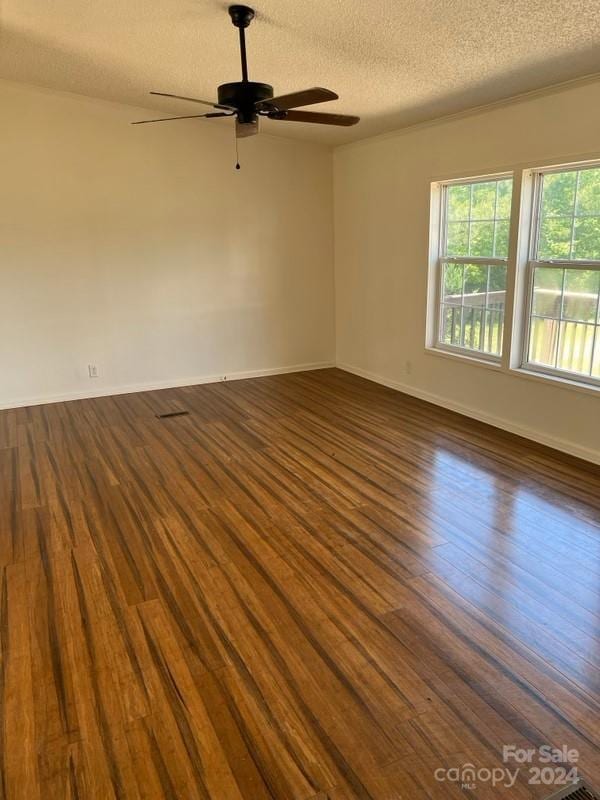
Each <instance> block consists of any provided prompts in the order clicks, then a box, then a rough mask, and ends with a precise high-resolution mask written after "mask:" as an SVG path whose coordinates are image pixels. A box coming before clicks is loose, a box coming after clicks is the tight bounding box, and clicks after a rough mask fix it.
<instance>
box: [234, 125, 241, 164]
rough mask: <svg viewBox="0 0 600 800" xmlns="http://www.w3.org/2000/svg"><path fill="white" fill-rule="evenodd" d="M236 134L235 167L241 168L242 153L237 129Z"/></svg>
mask: <svg viewBox="0 0 600 800" xmlns="http://www.w3.org/2000/svg"><path fill="white" fill-rule="evenodd" d="M234 136H235V168H236V169H241V167H240V154H239V152H238V137H237V133H236V132H235V131H234Z"/></svg>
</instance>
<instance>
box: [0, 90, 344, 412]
mask: <svg viewBox="0 0 600 800" xmlns="http://www.w3.org/2000/svg"><path fill="white" fill-rule="evenodd" d="M186 109H187V106H186ZM193 112H194V109H193V108H192V110H191V112H189V113H193ZM182 113H185V112H183V111H182ZM198 113H201V112H200V110H199V111H198ZM153 116H157V115H156V112H148V111H144V110H140V109H133V108H129V107H126V106H120V105H117V104H111V103H107V102H103V101H96V100H91V99H86V98H82V97H77V96H74V95H67V94H59V93H52V92H49V91H44V90H39V89H35V88H33V87H27V86H25V85H22V84H15V83H8V82H0V117H1V121H0V307H1V313H0V407H3V406H4V407H10V406H14V405H20V404H25V403H29V402H37V401H40V400H46V399H54V398H61V397H65V396H69V397H70V396H77V395H81V396H84V395H93V394H101V393H113V392H117V391H120V390H124V389H129V388H135V387H138V386H139V387H142V386H159V385H174V384H176V383H181V382H183V383H185V382H196V381H198V380H199V379H202V378H204V377H210V376H217V375H224V374H226V375H231V374H232V373H238V372H246V371H255V370H270V369H280V368H285V367H295V366H297V365H304V364H320V363H323V362H330V361H331V360H333V358H334V312H333V302H334V297H333V253H332V250H333V244H332V158H331V151H330V150H328V149H327V148H325V147H321V146H318V145H311V144H307V143H301V142H296V141H291V140H289V139H280V138H274V137H271V136H264V135H261V136H258V137H255V138H254V139H246V140H243V141H242V142H241V143H240V155H241V159H242V169H241V171H239V172H236V171H235V170H234V168H233V166H234V158H235V153H234V139H233V132H232V131H231V129H230V128H224V127H221V126H219V125H217V124H215V123H214V122H212V123H206V122H202V121H195V120H194V121H181V122H173V123H164V124H158V125H148V126H139V127H137V126H136V127H132V126H130V125H129V124H128V123H129V122H130V121H131V120H135V119H143V118H148V117H153ZM89 363H95V364H97V365H98V368H99V371H100V377H99V378H97V379H92V380H91V379H90V378H89V377H88V374H87V365H88V364H89Z"/></svg>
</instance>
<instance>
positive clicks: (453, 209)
mask: <svg viewBox="0 0 600 800" xmlns="http://www.w3.org/2000/svg"><path fill="white" fill-rule="evenodd" d="M511 202H512V178H511V177H508V176H498V177H494V178H491V179H485V180H476V181H469V182H461V183H448V184H444V185H443V186H442V192H441V203H442V208H441V215H440V219H441V231H440V236H439V243H440V247H439V259H438V264H437V272H438V279H437V280H438V302H437V304H436V305H437V326H436V334H435V338H436V343H437V346H439V347H441V348H443V349H449V350H455V351H457V352H460V351H464V352H465V353H471V354H475V355H478V356H479V357H483V358H485V359H486V360H492V361H495V360H498V359H499V358H500V356H501V354H502V339H503V334H504V307H505V300H506V272H507V262H508V239H509V230H510V215H511Z"/></svg>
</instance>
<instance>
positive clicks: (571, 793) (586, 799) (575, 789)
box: [546, 781, 600, 800]
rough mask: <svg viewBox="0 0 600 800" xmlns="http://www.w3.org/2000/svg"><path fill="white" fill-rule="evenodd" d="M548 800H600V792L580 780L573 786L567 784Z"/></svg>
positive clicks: (547, 799)
mask: <svg viewBox="0 0 600 800" xmlns="http://www.w3.org/2000/svg"><path fill="white" fill-rule="evenodd" d="M546 800H600V794H597V793H596V792H594V791H593V790H592V789H590V788H589V786H586V784H585V783H584V782H583V781H578V782H577V783H574V784H573V785H572V786H565V788H564V789H561V790H560V792H556V793H555V794H551V795H550V797H548V798H546Z"/></svg>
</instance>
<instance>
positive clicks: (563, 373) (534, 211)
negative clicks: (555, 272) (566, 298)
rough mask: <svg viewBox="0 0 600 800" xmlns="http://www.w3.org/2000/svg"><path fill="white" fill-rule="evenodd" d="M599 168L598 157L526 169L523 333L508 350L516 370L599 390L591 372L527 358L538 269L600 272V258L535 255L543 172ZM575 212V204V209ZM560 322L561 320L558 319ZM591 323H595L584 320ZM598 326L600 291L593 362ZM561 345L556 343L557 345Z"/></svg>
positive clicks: (523, 223)
mask: <svg viewBox="0 0 600 800" xmlns="http://www.w3.org/2000/svg"><path fill="white" fill-rule="evenodd" d="M594 168H596V169H598V168H600V159H590V160H586V161H575V162H568V163H564V164H553V165H552V166H547V167H545V166H541V167H535V168H533V169H530V170H529V175H530V179H531V181H532V196H531V213H530V218H529V220H528V221H527V222H524V220H523V215H522V214H520V215H519V229H522V227H523V226H524V225H525V224H528V227H529V231H528V249H527V260H526V265H525V271H526V275H525V286H526V294H525V298H524V303H523V308H522V315H523V319H522V321H521V325H522V328H521V330H522V334H521V336H520V343H519V342H518V341H517V342H516V344H515V341H514V337H513V341H512V342H511V349H518V351H519V369H520V370H521V371H523V372H528V373H533V374H535V375H539V376H540V377H544V376H546V377H548V378H552V379H557V378H558V379H560V380H563V381H565V382H567V383H573V384H579V385H584V386H586V387H589V388H595V389H600V378H596V377H594V376H593V375H585V374H584V373H581V372H571V371H569V370H564V369H559V368H558V367H552V366H549V365H546V364H538V363H536V362H533V361H530V360H529V345H530V336H531V327H532V319H533V316H534V315H533V299H534V298H533V290H534V277H535V270H536V269H537V268H544V267H550V268H552V267H554V268H556V269H577V270H594V271H598V272H599V273H600V259H592V260H583V259H576V260H572V259H563V258H561V259H540V258H538V248H539V241H540V231H541V221H542V216H541V211H542V200H543V180H544V176H545V175H555V174H558V173H565V172H580V171H581V170H584V169H594ZM574 211H576V207H575V208H574ZM559 322H560V320H559ZM584 324H594V323H584ZM599 327H600V292H599V297H598V301H597V304H596V323H595V327H594V340H593V344H592V364H593V358H594V349H595V347H596V342H597V339H598V335H599V334H598V329H599ZM559 330H560V325H559ZM559 346H560V339H559V344H557V348H558V347H559Z"/></svg>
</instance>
